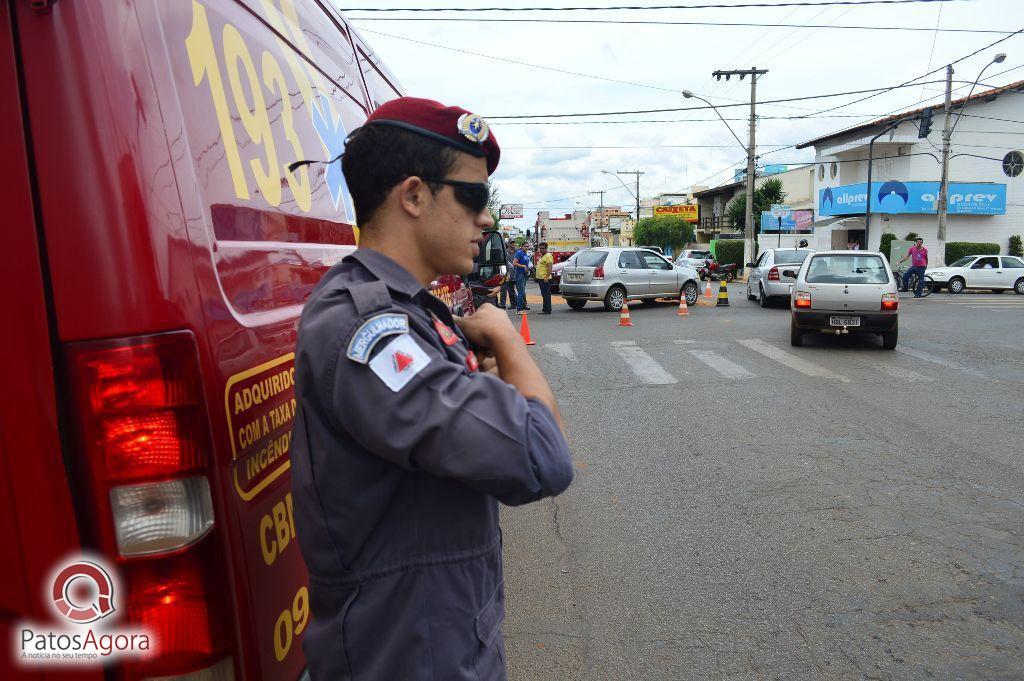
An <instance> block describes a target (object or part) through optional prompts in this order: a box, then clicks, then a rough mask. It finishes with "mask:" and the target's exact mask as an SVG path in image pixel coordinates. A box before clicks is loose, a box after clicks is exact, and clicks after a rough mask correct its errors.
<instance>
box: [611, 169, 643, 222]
mask: <svg viewBox="0 0 1024 681" xmlns="http://www.w3.org/2000/svg"><path fill="white" fill-rule="evenodd" d="M615 174H616V175H636V194H634V195H633V196H634V198H636V221H637V222H640V176H641V175H644V174H645V173H643V172H641V171H639V170H619V171H617V172H616V173H615ZM620 181H621V180H620ZM622 184H623V186H625V184H626V183H625V182H623V183H622Z"/></svg>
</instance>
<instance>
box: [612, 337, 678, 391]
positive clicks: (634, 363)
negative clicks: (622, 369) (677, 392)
mask: <svg viewBox="0 0 1024 681" xmlns="http://www.w3.org/2000/svg"><path fill="white" fill-rule="evenodd" d="M612 347H614V348H615V352H617V353H618V354H619V357H621V358H622V359H623V361H625V362H626V364H628V365H629V368H630V369H632V370H633V373H634V374H636V375H637V377H638V378H639V379H640V381H641V382H643V383H646V384H648V385H670V384H672V383H677V382H678V381H676V379H675V377H673V376H672V374H670V373H668V372H667V371H665V369H664V368H663V367H662V366H661V365H660V364H658V363H657V362H655V361H654V358H653V357H651V356H650V355H648V354H647V353H646V352H644V351H643V349H641V348H638V347H637V346H636V343H634V342H633V341H612Z"/></svg>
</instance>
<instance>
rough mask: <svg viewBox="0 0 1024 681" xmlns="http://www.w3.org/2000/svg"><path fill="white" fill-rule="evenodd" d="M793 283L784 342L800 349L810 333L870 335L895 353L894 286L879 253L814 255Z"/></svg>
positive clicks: (896, 296) (795, 274) (896, 311)
mask: <svg viewBox="0 0 1024 681" xmlns="http://www.w3.org/2000/svg"><path fill="white" fill-rule="evenodd" d="M785 274H786V275H787V276H791V277H793V278H794V280H795V281H794V282H793V294H792V295H791V296H790V310H791V311H792V315H793V317H792V324H791V327H790V342H791V343H792V344H793V345H796V346H800V345H803V344H804V336H805V335H806V334H807V333H808V332H811V331H820V332H822V333H834V334H845V333H873V334H878V335H880V336H881V337H882V347H884V348H886V349H887V350H892V349H895V347H896V340H897V337H898V333H899V327H898V319H899V318H898V315H899V305H900V303H899V293H898V292H897V290H898V282H897V280H896V277H895V276H894V275H893V273H892V268H890V267H889V262H888V261H887V260H886V259H885V258H884V257H883V256H882V254H881V253H875V252H871V251H820V252H818V253H814V254H813V255H811V256H810V257H808V258H807V259H806V260H804V262H803V265H802V266H801V267H800V269H799V271H793V270H787V271H786V273H785Z"/></svg>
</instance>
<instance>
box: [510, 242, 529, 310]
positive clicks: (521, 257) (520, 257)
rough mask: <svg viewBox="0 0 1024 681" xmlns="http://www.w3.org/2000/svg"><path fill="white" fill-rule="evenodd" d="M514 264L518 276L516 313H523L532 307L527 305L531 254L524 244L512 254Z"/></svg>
mask: <svg viewBox="0 0 1024 681" xmlns="http://www.w3.org/2000/svg"><path fill="white" fill-rule="evenodd" d="M512 265H513V267H514V268H515V277H516V314H523V313H525V312H526V310H529V309H530V308H528V307H526V278H527V276H529V274H530V256H528V255H527V254H526V249H525V248H524V247H523V246H520V247H519V249H518V250H517V251H516V253H515V255H513V256H512Z"/></svg>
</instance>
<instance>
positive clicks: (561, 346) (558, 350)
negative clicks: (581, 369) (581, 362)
mask: <svg viewBox="0 0 1024 681" xmlns="http://www.w3.org/2000/svg"><path fill="white" fill-rule="evenodd" d="M543 347H544V349H545V350H550V351H551V352H553V353H555V354H556V355H561V356H562V357H564V358H565V359H567V360H569V361H571V362H575V361H576V353H575V352H573V351H572V346H571V345H569V344H568V343H546V344H545V345H544V346H543Z"/></svg>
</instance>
